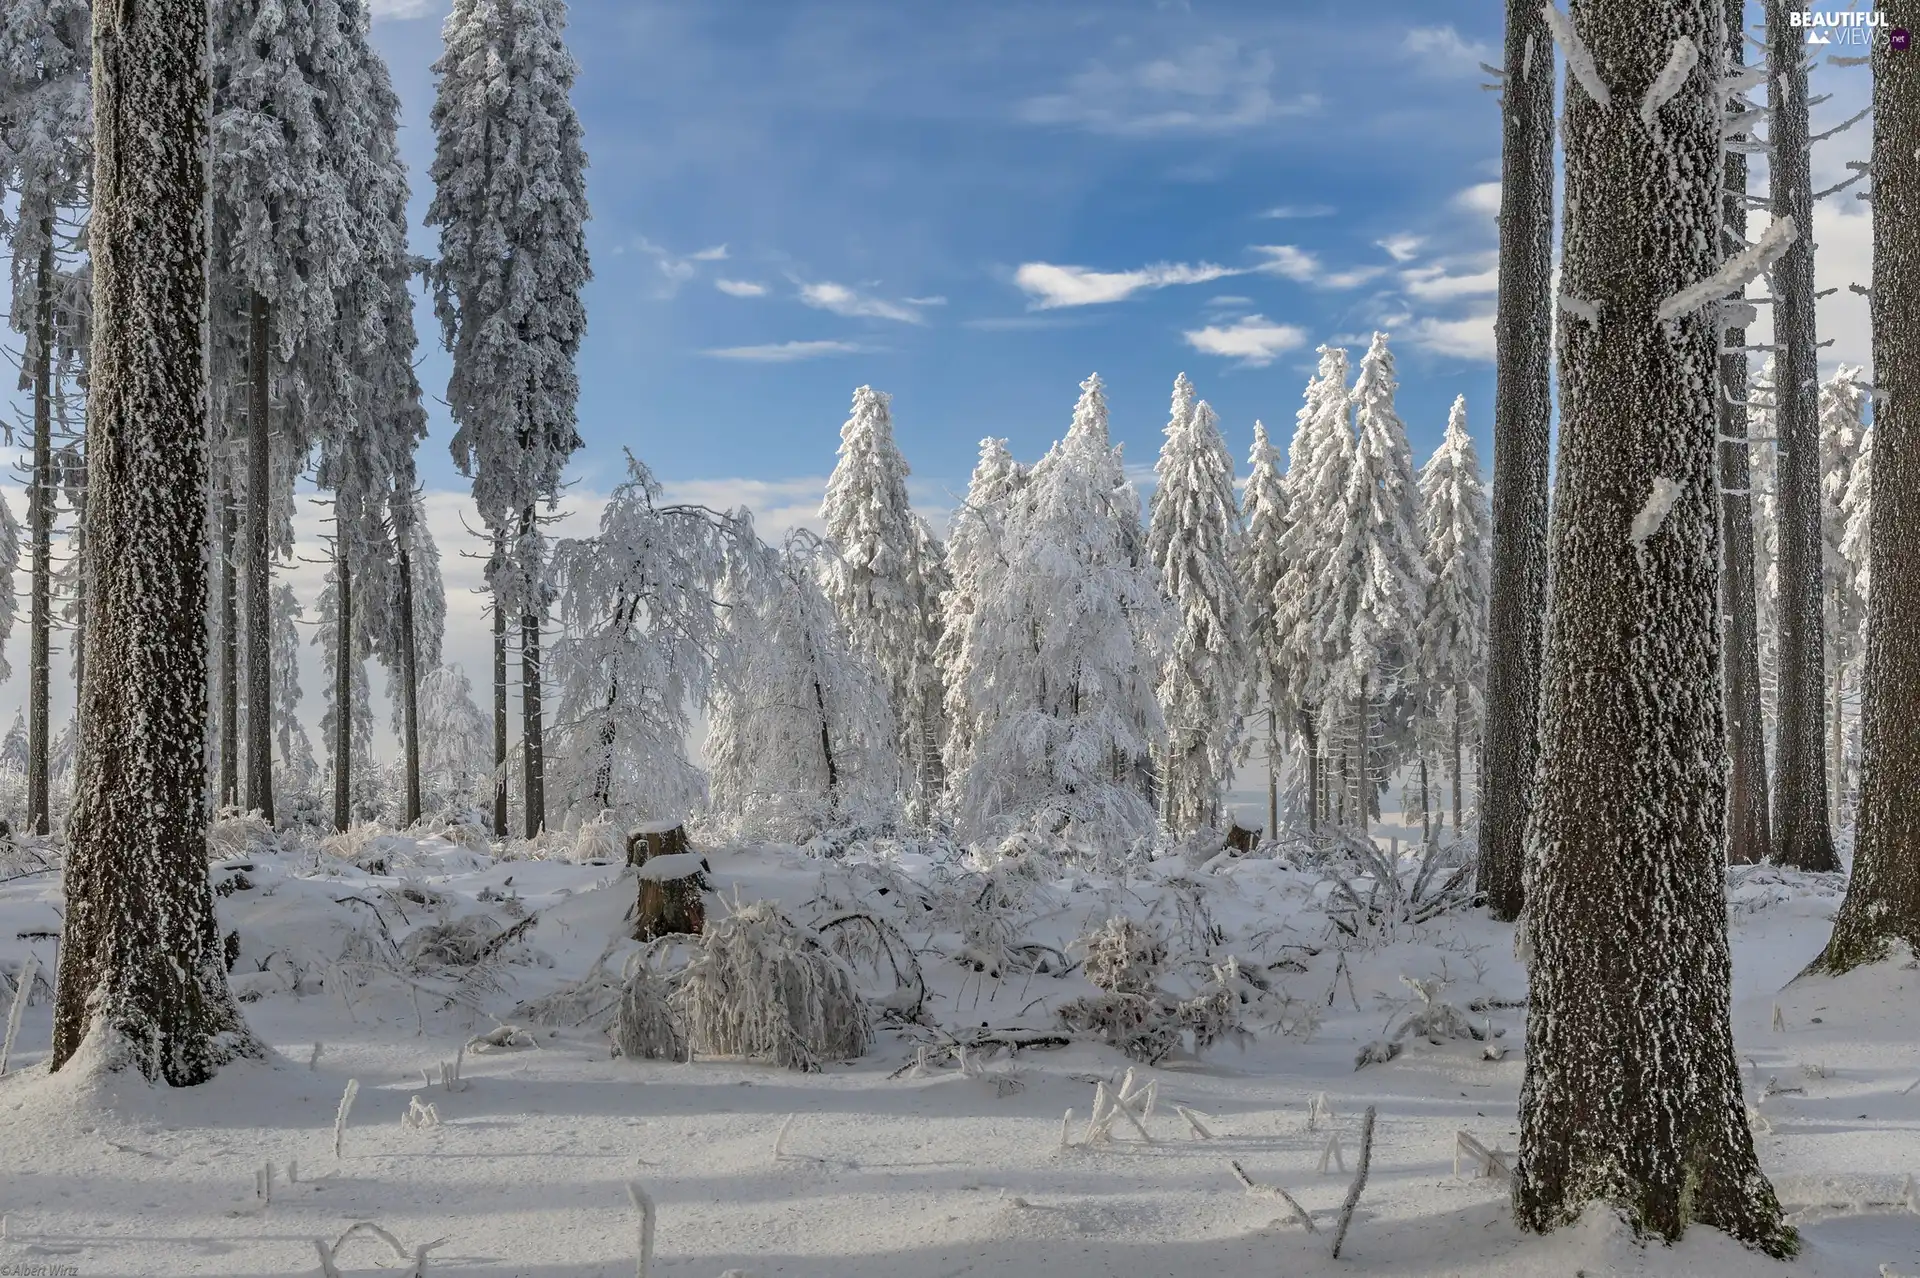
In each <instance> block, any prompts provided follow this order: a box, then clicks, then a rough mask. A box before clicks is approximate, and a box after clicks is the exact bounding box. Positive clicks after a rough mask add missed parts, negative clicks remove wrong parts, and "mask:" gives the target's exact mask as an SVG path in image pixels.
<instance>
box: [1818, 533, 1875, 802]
mask: <svg viewBox="0 0 1920 1278" xmlns="http://www.w3.org/2000/svg"><path fill="white" fill-rule="evenodd" d="M1869 517H1871V512H1869ZM1834 646H1835V648H1836V649H1837V648H1838V647H1839V645H1838V644H1837V643H1836V644H1835V645H1834ZM1844 680H1845V666H1844V664H1843V663H1842V662H1841V660H1840V654H1839V652H1837V651H1836V652H1835V653H1834V655H1833V680H1832V684H1833V693H1832V696H1833V706H1832V709H1831V711H1830V713H1829V715H1828V721H1827V724H1828V726H1827V731H1828V732H1829V733H1830V734H1831V735H1832V738H1833V740H1832V741H1831V743H1830V744H1829V745H1828V756H1827V757H1828V758H1829V759H1831V760H1832V767H1833V779H1832V780H1831V781H1830V782H1829V783H1828V786H1827V821H1828V823H1829V825H1830V826H1831V827H1832V828H1833V829H1836V830H1837V829H1839V828H1840V826H1841V825H1842V824H1843V823H1844V820H1845V816H1846V793H1847V740H1846V710H1847V707H1846V686H1845V681H1844Z"/></svg>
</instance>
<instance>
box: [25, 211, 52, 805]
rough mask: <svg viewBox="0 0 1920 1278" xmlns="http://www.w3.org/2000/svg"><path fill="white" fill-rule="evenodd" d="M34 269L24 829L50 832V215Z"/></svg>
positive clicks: (43, 226) (28, 499)
mask: <svg viewBox="0 0 1920 1278" xmlns="http://www.w3.org/2000/svg"><path fill="white" fill-rule="evenodd" d="M40 230H41V234H42V235H43V236H44V237H45V240H46V243H45V246H44V247H43V248H42V249H41V250H40V261H39V264H38V265H37V266H36V268H35V279H34V323H33V352H32V359H33V486H32V487H31V488H30V489H28V491H27V524H28V527H29V531H30V534H31V537H32V541H33V603H32V618H31V622H30V624H31V628H32V632H33V633H32V637H31V640H30V644H31V655H30V656H29V658H28V661H27V830H28V832H29V833H32V834H47V833H50V832H51V825H50V822H49V818H48V791H49V788H50V787H49V783H48V777H47V743H48V740H49V738H48V735H47V733H48V727H49V724H48V720H47V698H48V694H49V693H50V692H51V688H50V686H49V679H50V676H51V665H52V662H51V661H50V660H49V649H50V646H51V643H50V641H51V638H52V631H53V494H54V486H53V218H52V217H51V216H49V217H47V218H46V219H44V220H43V221H42V222H41V224H40Z"/></svg>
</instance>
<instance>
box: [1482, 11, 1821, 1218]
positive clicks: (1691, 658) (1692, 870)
mask: <svg viewBox="0 0 1920 1278" xmlns="http://www.w3.org/2000/svg"><path fill="white" fill-rule="evenodd" d="M1725 22H1726V16H1725V5H1724V3H1722V0H1662V2H1661V3H1657V4H1648V3H1645V0H1585V2H1584V3H1576V4H1575V5H1574V7H1573V10H1572V25H1573V30H1574V32H1575V33H1576V34H1577V35H1578V37H1579V39H1580V41H1581V43H1582V44H1583V45H1584V47H1585V49H1586V50H1588V51H1590V53H1591V56H1592V59H1593V67H1594V68H1597V71H1596V72H1595V74H1597V75H1601V76H1604V77H1605V79H1604V81H1603V84H1604V86H1605V88H1606V89H1608V90H1610V92H1611V95H1612V98H1613V106H1612V107H1611V108H1609V107H1607V106H1605V105H1603V104H1602V103H1601V102H1599V101H1596V100H1595V98H1594V96H1593V95H1592V94H1591V93H1590V92H1589V91H1588V90H1587V89H1586V88H1584V87H1581V86H1579V85H1575V84H1570V85H1569V86H1568V90H1567V92H1568V104H1567V111H1566V120H1565V133H1564V145H1565V150H1566V182H1567V210H1568V215H1567V221H1566V228H1565V232H1564V236H1563V240H1562V244H1563V251H1562V272H1563V276H1562V286H1563V287H1564V288H1565V289H1566V290H1567V291H1568V292H1569V293H1570V294H1571V295H1572V296H1573V297H1576V298H1579V299H1582V300H1583V301H1589V302H1592V303H1593V304H1594V305H1595V307H1596V310H1597V314H1598V316H1599V322H1598V323H1597V324H1589V323H1584V322H1583V323H1567V324H1562V325H1561V326H1560V329H1559V347H1560V350H1559V355H1560V358H1559V370H1560V375H1559V376H1560V386H1559V390H1560V395H1559V402H1560V430H1559V441H1560V442H1559V456H1558V459H1557V464H1556V466H1555V483H1556V492H1555V501H1554V520H1555V531H1554V536H1553V543H1552V554H1553V561H1552V575H1551V583H1552V584H1551V591H1552V600H1551V604H1552V606H1551V609H1550V611H1549V614H1548V618H1549V620H1548V631H1547V646H1546V656H1545V663H1544V679H1543V696H1542V702H1541V715H1540V724H1541V755H1540V771H1539V779H1540V790H1539V796H1538V802H1537V805H1536V807H1535V809H1534V813H1533V817H1532V823H1531V825H1530V827H1529V834H1528V847H1527V856H1526V883H1525V893H1526V902H1527V905H1526V916H1525V918H1524V920H1523V923H1522V926H1523V928H1524V929H1525V936H1526V940H1527V942H1528V943H1529V944H1530V945H1531V956H1532V957H1531V961H1530V963H1529V969H1528V984H1529V990H1530V1000H1531V1001H1530V1002H1529V1005H1528V1009H1527V1061H1526V1079H1525V1083H1524V1085H1523V1087H1522V1091H1521V1101H1520V1153H1519V1158H1518V1161H1517V1163H1516V1165H1515V1168H1514V1171H1515V1180H1516V1184H1515V1189H1514V1208H1515V1214H1516V1216H1517V1217H1518V1219H1519V1223H1520V1224H1521V1226H1522V1227H1523V1228H1526V1229H1530V1230H1537V1231H1548V1230H1553V1229H1558V1228H1561V1227H1563V1226H1565V1225H1568V1224H1571V1223H1572V1222H1573V1221H1574V1220H1576V1219H1577V1218H1578V1217H1579V1216H1580V1214H1581V1213H1582V1212H1583V1210H1585V1208H1586V1207H1587V1206H1588V1204H1590V1203H1593V1202H1596V1201H1598V1202H1604V1203H1610V1204H1612V1205H1613V1206H1614V1207H1615V1208H1617V1209H1618V1210H1619V1211H1621V1212H1622V1213H1623V1214H1624V1215H1625V1217H1626V1219H1627V1220H1628V1222H1629V1223H1630V1224H1631V1225H1633V1226H1634V1227H1635V1228H1637V1229H1640V1230H1643V1231H1645V1232H1646V1233H1648V1234H1651V1235H1653V1236H1655V1237H1660V1238H1666V1239H1676V1238H1678V1237H1680V1235H1681V1234H1683V1233H1684V1232H1685V1230H1686V1229H1687V1227H1688V1226H1689V1225H1690V1224H1696V1223H1697V1224H1703V1225H1709V1226H1713V1227H1715V1228H1718V1229H1722V1230H1724V1231H1726V1232H1727V1233H1728V1234H1730V1235H1732V1236H1733V1237H1734V1238H1736V1239H1738V1240H1740V1241H1741V1242H1743V1243H1746V1244H1747V1245H1748V1246H1752V1247H1756V1248H1760V1249H1762V1250H1764V1251H1767V1252H1769V1253H1771V1254H1774V1255H1786V1254H1788V1253H1790V1252H1792V1251H1793V1250H1794V1248H1795V1246H1796V1241H1797V1240H1796V1238H1795V1235H1794V1233H1793V1230H1792V1229H1791V1228H1790V1227H1788V1226H1787V1225H1786V1224H1784V1223H1783V1221H1782V1219H1781V1215H1780V1208H1779V1204H1778V1203H1777V1202H1776V1200H1775V1198H1774V1193H1773V1189H1772V1187H1771V1186H1770V1185H1769V1184H1768V1183H1767V1180H1766V1178H1765V1177H1764V1176H1763V1175H1762V1174H1761V1172H1760V1166H1759V1161H1758V1159H1757V1158H1756V1156H1755V1153H1754V1148H1753V1137H1752V1134H1751V1132H1750V1131H1749V1130H1748V1127H1747V1118H1746V1108H1745V1105H1744V1103H1743V1100H1742V1097H1741V1089H1740V1073H1739V1065H1738V1061H1737V1059H1736V1057H1735V1055H1734V1049H1733V1035H1732V1029H1731V1025H1730V1020H1729V1004H1730V1001H1731V991H1730V985H1731V976H1732V963H1731V957H1730V954H1729V949H1728V942H1727V922H1726V904H1725V900H1724V869H1723V855H1724V843H1723V836H1724V832H1725V826H1724V822H1725V820H1726V779H1725V772H1724V769H1723V767H1722V765H1721V762H1720V757H1721V756H1720V751H1721V749H1722V746H1723V742H1724V725H1723V723H1722V720H1721V714H1722V705H1721V694H1720V681H1719V661H1720V652H1719V639H1720V628H1719V624H1718V620H1717V617H1716V615H1715V614H1716V603H1717V600H1716V594H1717V579H1718V575H1719V547H1718V544H1717V543H1718V527H1719V524H1718V508H1719V496H1718V485H1719V477H1718V470H1717V467H1716V465H1715V453H1716V448H1715V439H1716V430H1717V425H1716V421H1717V417H1716V412H1715V409H1714V402H1713V400H1714V395H1715V391H1716V387H1717V385H1718V381H1717V375H1718V362H1719V343H1720V328H1719V321H1718V316H1717V315H1716V314H1715V313H1714V311H1713V309H1712V307H1711V306H1710V305H1708V306H1702V307H1698V308H1696V309H1693V310H1691V311H1688V312H1685V313H1683V314H1680V315H1678V316H1676V317H1675V318H1673V319H1671V320H1662V319H1661V318H1660V317H1659V314H1658V311H1659V309H1660V307H1661V306H1662V304H1663V303H1664V302H1665V301H1666V300H1667V299H1668V298H1671V297H1673V296H1674V295H1675V294H1677V293H1679V292H1681V290H1683V289H1688V288H1691V287H1692V286H1694V285H1696V284H1698V283H1699V282H1700V281H1702V280H1704V279H1706V278H1707V277H1709V276H1711V275H1713V274H1714V272H1715V271H1716V270H1717V269H1718V267H1719V265H1720V262H1721V258H1722V254H1721V253H1720V251H1719V249H1718V248H1717V246H1716V244H1715V241H1716V239H1717V238H1718V236H1719V234H1720V219H1721V164H1720V131H1721V124H1722V119H1721V111H1720V104H1719V94H1718V89H1717V80H1718V78H1719V76H1720V75H1721V72H1722V69H1723V67H1724V64H1725V55H1724V50H1725V47H1726V28H1725ZM1681 41H1686V42H1688V43H1690V44H1691V45H1692V46H1693V48H1694V49H1696V50H1698V51H1701V52H1700V54H1699V58H1698V63H1697V65H1696V66H1695V68H1694V69H1693V71H1692V72H1691V73H1690V74H1689V75H1687V76H1686V77H1685V78H1684V79H1683V80H1682V81H1681V82H1680V83H1679V84H1678V85H1677V86H1676V91H1675V92H1673V93H1672V94H1671V96H1668V97H1666V98H1665V99H1664V100H1663V101H1659V102H1658V103H1657V104H1656V108H1655V109H1654V110H1653V111H1652V113H1651V114H1652V123H1651V124H1650V125H1649V126H1647V127H1641V126H1640V125H1638V124H1636V123H1634V122H1633V121H1632V120H1631V119H1623V111H1624V110H1630V109H1631V107H1630V105H1629V104H1632V103H1639V102H1643V101H1646V100H1648V98H1649V93H1650V90H1651V89H1652V88H1653V86H1654V85H1655V84H1656V82H1657V81H1658V79H1659V76H1660V72H1661V70H1662V68H1663V67H1664V66H1666V65H1667V64H1668V61H1669V58H1670V57H1671V55H1672V52H1673V50H1674V49H1675V48H1676V47H1677V45H1678V44H1679V42H1681ZM1623 244H1632V245H1634V246H1635V251H1634V252H1633V253H1630V254H1623V253H1622V252H1621V248H1620V246H1621V245H1623ZM1662 494H1664V499H1662V497H1661V495H1662Z"/></svg>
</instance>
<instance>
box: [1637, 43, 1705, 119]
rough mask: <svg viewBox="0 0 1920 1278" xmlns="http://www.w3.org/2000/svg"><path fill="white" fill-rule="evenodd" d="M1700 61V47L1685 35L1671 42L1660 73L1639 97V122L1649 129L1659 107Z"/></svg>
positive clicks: (1674, 92) (1684, 81) (1676, 90)
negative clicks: (1671, 50)
mask: <svg viewBox="0 0 1920 1278" xmlns="http://www.w3.org/2000/svg"><path fill="white" fill-rule="evenodd" d="M1699 63H1700V47H1699V46H1698V45H1696V44H1694V42H1693V41H1692V40H1691V39H1689V38H1688V37H1686V36H1681V37H1680V38H1679V39H1677V40H1675V41H1674V42H1673V52H1671V53H1669V54H1668V55H1667V65H1666V66H1664V67H1662V68H1660V74H1659V75H1657V76H1655V77H1654V80H1653V83H1652V84H1650V85H1648V86H1647V95H1646V96H1645V97H1644V98H1641V99H1640V122H1641V123H1642V124H1644V125H1646V126H1647V127H1648V128H1649V129H1651V128H1652V127H1653V120H1654V116H1656V115H1657V114H1659V111H1660V108H1661V107H1663V106H1665V105H1666V104H1667V103H1668V102H1669V101H1671V100H1672V98H1673V95H1674V94H1676V93H1678V92H1680V86H1681V85H1683V84H1685V83H1686V82H1687V77H1688V76H1690V75H1692V74H1693V69H1694V67H1696V66H1698V65H1699Z"/></svg>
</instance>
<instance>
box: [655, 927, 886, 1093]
mask: <svg viewBox="0 0 1920 1278" xmlns="http://www.w3.org/2000/svg"><path fill="white" fill-rule="evenodd" d="M671 1006H672V1008H673V1010H674V1011H675V1012H676V1013H678V1014H679V1015H680V1016H681V1017H682V1018H683V1019H684V1021H685V1024H686V1027H687V1037H688V1040H689V1042H690V1044H691V1046H692V1049H693V1050H694V1051H697V1052H705V1053H708V1054H710V1055H717V1056H746V1057H752V1058H755V1059H760V1060H771V1061H773V1062H774V1063H775V1064H777V1065H781V1066H783V1067H785V1068H787V1069H798V1070H817V1069H819V1068H820V1065H821V1062H822V1061H827V1060H847V1059H850V1058H852V1057H856V1056H860V1055H862V1054H864V1053H865V1052H866V1050H867V1040H868V1038H869V1037H870V1036H871V1032H872V1031H871V1029H870V1027H869V1022H868V1015H867V1006H866V1003H865V1001H864V1000H862V999H861V997H860V994H859V992H858V991H857V990H856V989H855V988H854V977H853V972H852V971H851V969H849V968H848V966H847V965H846V963H845V962H843V961H842V960H841V959H840V958H839V957H838V956H837V955H835V954H833V953H832V952H831V951H829V950H828V949H827V948H826V947H825V946H824V945H822V944H821V943H820V941H819V940H818V939H816V938H815V937H813V936H811V935H809V934H808V933H807V932H805V931H803V930H802V929H801V928H799V927H798V926H796V925H795V924H794V923H792V922H791V921H790V920H788V919H787V918H786V917H785V916H783V915H782V914H781V913H780V912H779V911H778V910H777V909H775V908H774V907H773V906H772V905H771V904H770V903H767V902H764V901H762V902H758V903H755V904H753V905H749V906H746V907H744V908H742V909H740V910H738V911H736V912H735V913H734V914H733V915H731V916H730V917H728V918H726V919H722V920H720V921H719V922H717V923H711V924H709V925H708V927H707V930H706V932H705V934H704V935H703V936H702V937H701V938H700V948H699V949H698V951H696V952H695V954H694V957H693V961H692V962H691V963H689V964H688V965H687V969H686V972H685V974H684V976H683V977H682V978H681V981H680V985H679V988H678V989H676V990H675V991H674V993H673V996H672V999H671Z"/></svg>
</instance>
